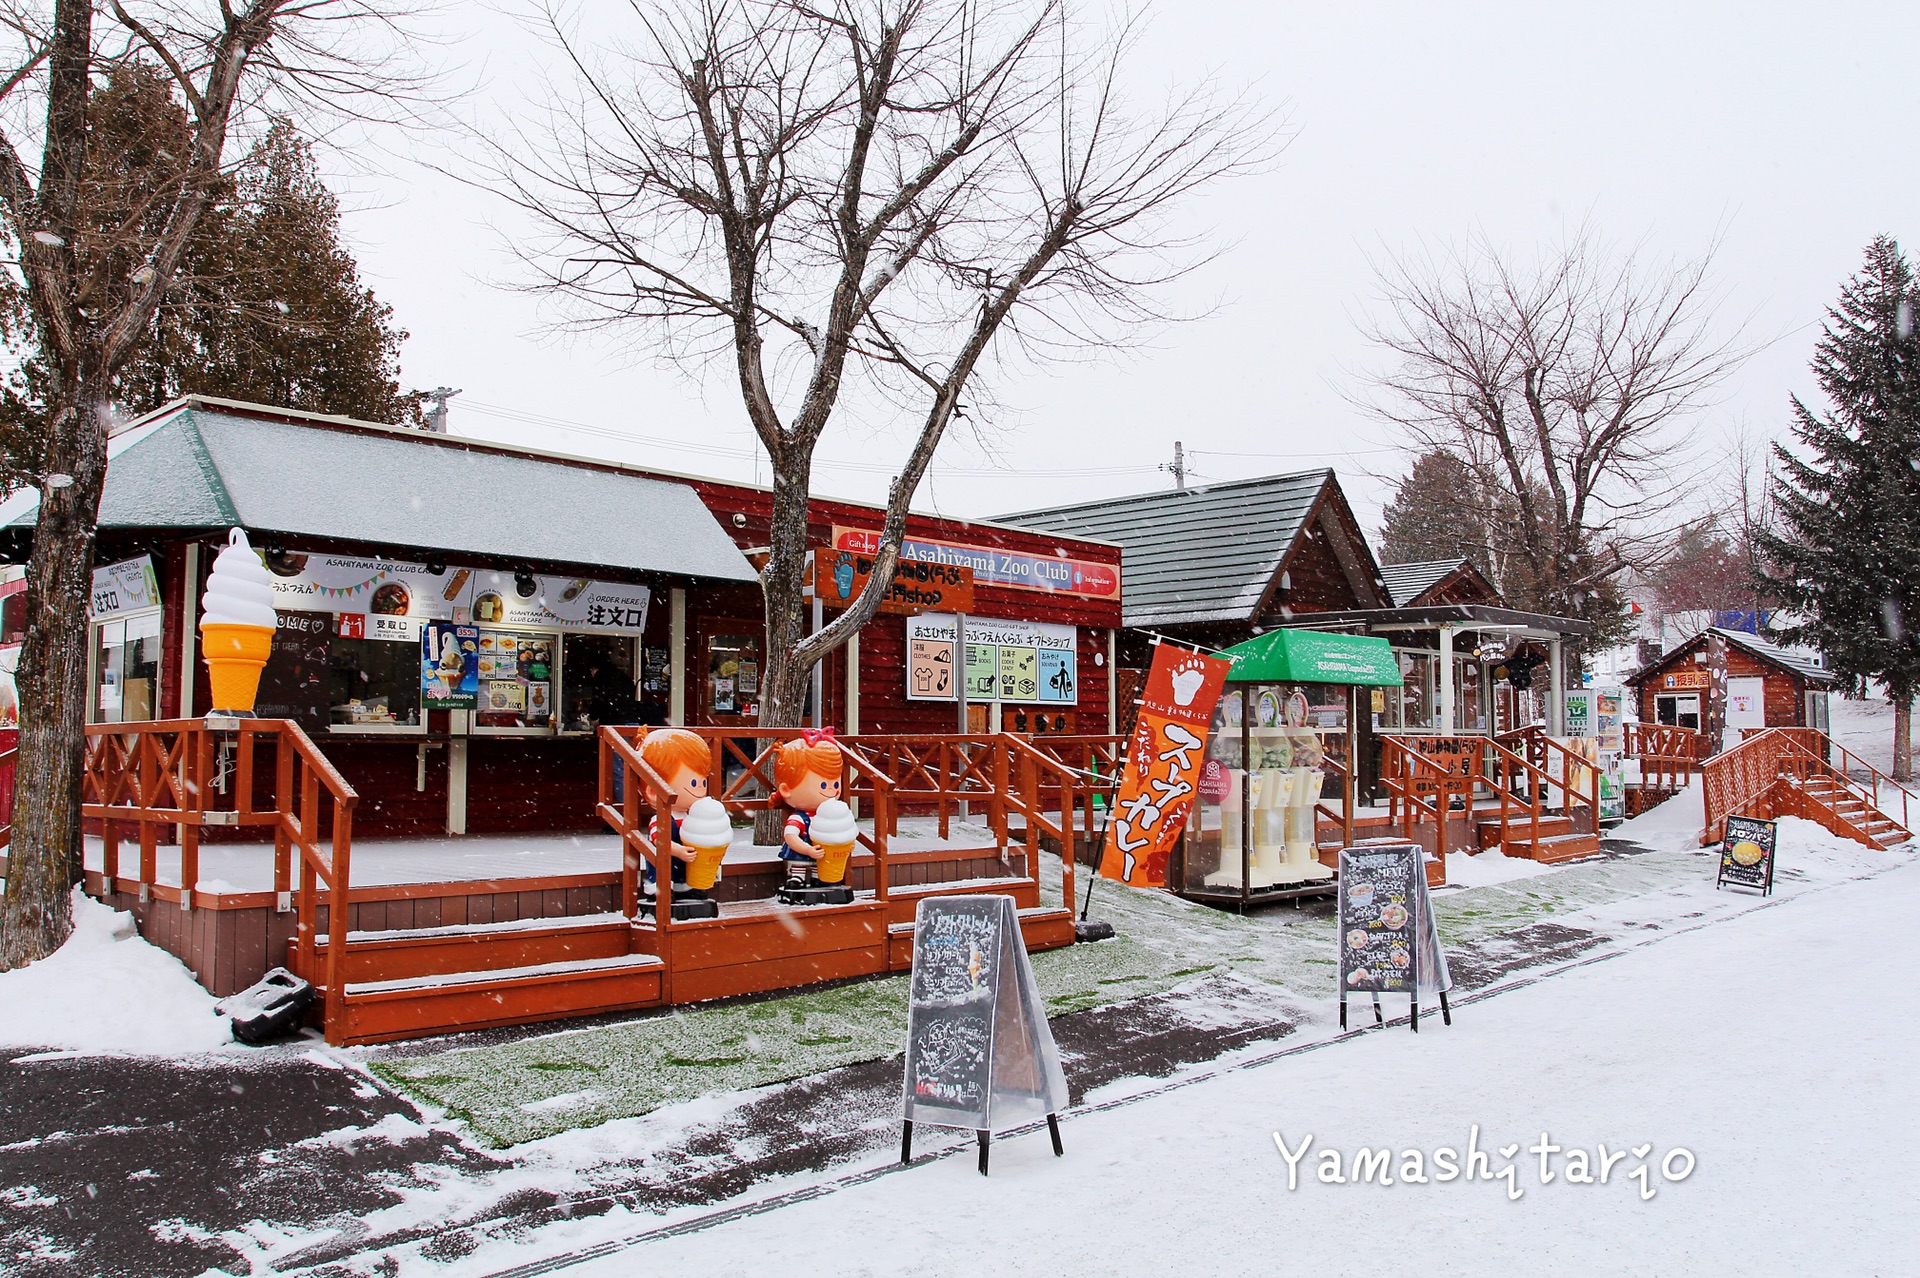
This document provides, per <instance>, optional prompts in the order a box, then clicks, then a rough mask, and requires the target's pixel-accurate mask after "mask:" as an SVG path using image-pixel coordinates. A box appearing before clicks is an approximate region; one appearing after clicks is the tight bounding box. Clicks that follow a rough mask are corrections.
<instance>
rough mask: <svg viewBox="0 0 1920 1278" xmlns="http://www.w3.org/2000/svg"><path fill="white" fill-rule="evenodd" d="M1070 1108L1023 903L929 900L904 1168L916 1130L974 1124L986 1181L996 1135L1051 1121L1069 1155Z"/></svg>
mask: <svg viewBox="0 0 1920 1278" xmlns="http://www.w3.org/2000/svg"><path fill="white" fill-rule="evenodd" d="M1066 1107H1067V1076H1066V1074H1065V1073H1063V1072H1062V1071H1061V1069H1060V1050H1059V1048H1057V1047H1055V1046H1054V1042H1053V1031H1052V1030H1051V1029H1049V1028H1048V1026H1047V1014H1046V1008H1045V1005H1044V1004H1043V1003H1042V1002H1041V1001H1040V987H1039V985H1038V984H1037V983H1036V982H1035V981H1034V979H1033V965H1032V964H1031V963H1030V962H1028V961H1027V947H1026V946H1025V944H1023V943H1022V941H1021V939H1020V916H1019V913H1018V911H1017V910H1016V909H1015V908H1014V902H1013V898H1012V897H1010V896H935V897H927V898H925V899H923V900H922V901H921V902H920V908H919V910H918V912H917V913H916V914H915V916H914V922H913V982H912V985H911V986H910V991H909V994H908V1000H907V1077H906V1101H905V1107H904V1115H903V1116H904V1118H905V1128H904V1130H903V1131H902V1132H901V1136H900V1161H901V1162H903V1163H905V1162H910V1161H912V1157H913V1125H914V1124H915V1123H931V1124H933V1125H935V1126H937V1127H968V1128H972V1129H973V1130H974V1131H975V1132H977V1133H978V1134H979V1143H980V1174H981V1175H982V1176H984V1175H986V1174H987V1150H988V1147H989V1145H990V1143H991V1141H992V1138H993V1136H992V1134H993V1130H994V1129H995V1128H996V1127H998V1128H1001V1129H1003V1130H1004V1129H1005V1128H1008V1127H1013V1126H1016V1125H1018V1124H1020V1123H1023V1122H1027V1121H1030V1120H1032V1119H1036V1118H1039V1117H1041V1116H1043V1115H1044V1116H1045V1118H1046V1120H1047V1129H1048V1131H1049V1133H1050V1134H1051V1135H1052V1137H1053V1152H1054V1153H1055V1154H1059V1153H1060V1152H1061V1147H1060V1123H1059V1113H1060V1111H1061V1110H1063V1109H1065V1108H1066Z"/></svg>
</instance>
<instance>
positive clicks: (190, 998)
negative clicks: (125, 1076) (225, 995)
mask: <svg viewBox="0 0 1920 1278" xmlns="http://www.w3.org/2000/svg"><path fill="white" fill-rule="evenodd" d="M0 1044H23V1045H26V1046H31V1047H41V1048H50V1049H56V1050H60V1049H64V1050H69V1051H88V1052H133V1053H143V1054H150V1055H177V1054H181V1053H188V1052H201V1051H213V1050H216V1049H219V1048H222V1047H232V1046H233V1037H232V1033H231V1031H230V1030H229V1029H228V1024H227V1020H226V1018H225V1017H221V1016H216V1015H215V1014H214V1011H213V996H212V995H211V994H209V993H207V991H206V990H205V989H204V988H202V987H201V985H200V984H199V982H197V981H195V980H194V979H193V973H191V972H189V971H188V970H187V969H186V966H185V965H184V964H182V963H181V962H180V960H179V959H177V958H175V957H173V955H171V954H168V953H167V952H166V951H165V950H162V949H159V948H158V947H156V946H153V945H149V944H147V942H146V941H144V940H142V939H141V938H140V936H139V934H138V933H137V932H136V931H135V929H134V924H133V915H131V914H127V913H124V912H122V911H120V910H112V909H109V908H107V907H106V906H104V905H102V904H100V903H99V902H98V901H95V900H94V899H93V898H91V897H89V896H86V895H84V894H83V893H81V892H80V891H79V890H78V889H75V891H74V893H73V935H72V936H69V937H68V938H67V942H66V944H65V945H62V946H61V947H60V948H59V949H58V950H56V951H55V952H54V953H52V954H51V955H49V956H47V957H46V958H44V959H41V960H40V961H39V962H38V963H29V964H28V965H27V966H25V967H23V968H19V969H17V970H15V971H12V972H0Z"/></svg>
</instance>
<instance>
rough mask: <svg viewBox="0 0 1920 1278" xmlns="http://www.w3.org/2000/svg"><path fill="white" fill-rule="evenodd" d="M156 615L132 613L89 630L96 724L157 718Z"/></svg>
mask: <svg viewBox="0 0 1920 1278" xmlns="http://www.w3.org/2000/svg"><path fill="white" fill-rule="evenodd" d="M159 687H160V613H159V612H158V611H157V610H156V611H154V612H147V613H136V614H135V615H133V616H130V617H116V618H115V619H113V620H112V621H102V622H100V623H98V624H97V625H95V626H94V628H93V698H92V703H91V710H92V714H91V715H90V718H91V720H92V721H93V722H94V723H135V722H139V721H142V720H146V719H154V718H157V717H159V705H158V695H157V694H158V690H159Z"/></svg>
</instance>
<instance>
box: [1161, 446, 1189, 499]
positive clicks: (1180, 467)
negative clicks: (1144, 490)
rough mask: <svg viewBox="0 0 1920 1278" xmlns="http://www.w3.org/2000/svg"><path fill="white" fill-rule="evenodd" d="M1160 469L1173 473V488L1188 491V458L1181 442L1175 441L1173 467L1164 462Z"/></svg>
mask: <svg viewBox="0 0 1920 1278" xmlns="http://www.w3.org/2000/svg"><path fill="white" fill-rule="evenodd" d="M1160 469H1161V470H1170V471H1172V472H1173V486H1174V488H1175V489H1177V490H1180V491H1185V490H1186V487H1187V458H1186V453H1185V451H1184V450H1183V449H1182V448H1181V446H1180V441H1179V440H1177V439H1176V440H1174V441H1173V463H1172V464H1171V465H1168V464H1167V463H1165V462H1162V463H1161V464H1160Z"/></svg>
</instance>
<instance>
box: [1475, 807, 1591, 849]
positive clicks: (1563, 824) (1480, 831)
mask: <svg viewBox="0 0 1920 1278" xmlns="http://www.w3.org/2000/svg"><path fill="white" fill-rule="evenodd" d="M1532 832H1533V824H1532V822H1531V821H1529V820H1528V819H1527V816H1526V814H1525V813H1521V814H1520V815H1519V817H1518V818H1517V819H1516V818H1509V819H1508V821H1507V838H1508V839H1509V840H1511V839H1512V838H1513V837H1514V836H1515V835H1516V834H1517V835H1519V836H1520V837H1522V838H1525V837H1526V836H1528V835H1530V834H1531V833H1532ZM1572 832H1573V818H1572V817H1570V816H1565V815H1560V816H1542V817H1541V818H1540V837H1541V838H1543V839H1545V838H1550V837H1552V836H1553V835H1556V834H1571V833H1572ZM1474 835H1475V837H1476V838H1477V839H1478V841H1479V843H1480V846H1481V847H1482V848H1491V847H1494V846H1496V845H1497V844H1498V843H1499V842H1500V819H1499V818H1498V817H1497V816H1496V817H1494V818H1493V819H1491V820H1489V819H1487V818H1486V817H1484V816H1482V817H1479V818H1478V819H1477V820H1476V821H1475V823H1474Z"/></svg>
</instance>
